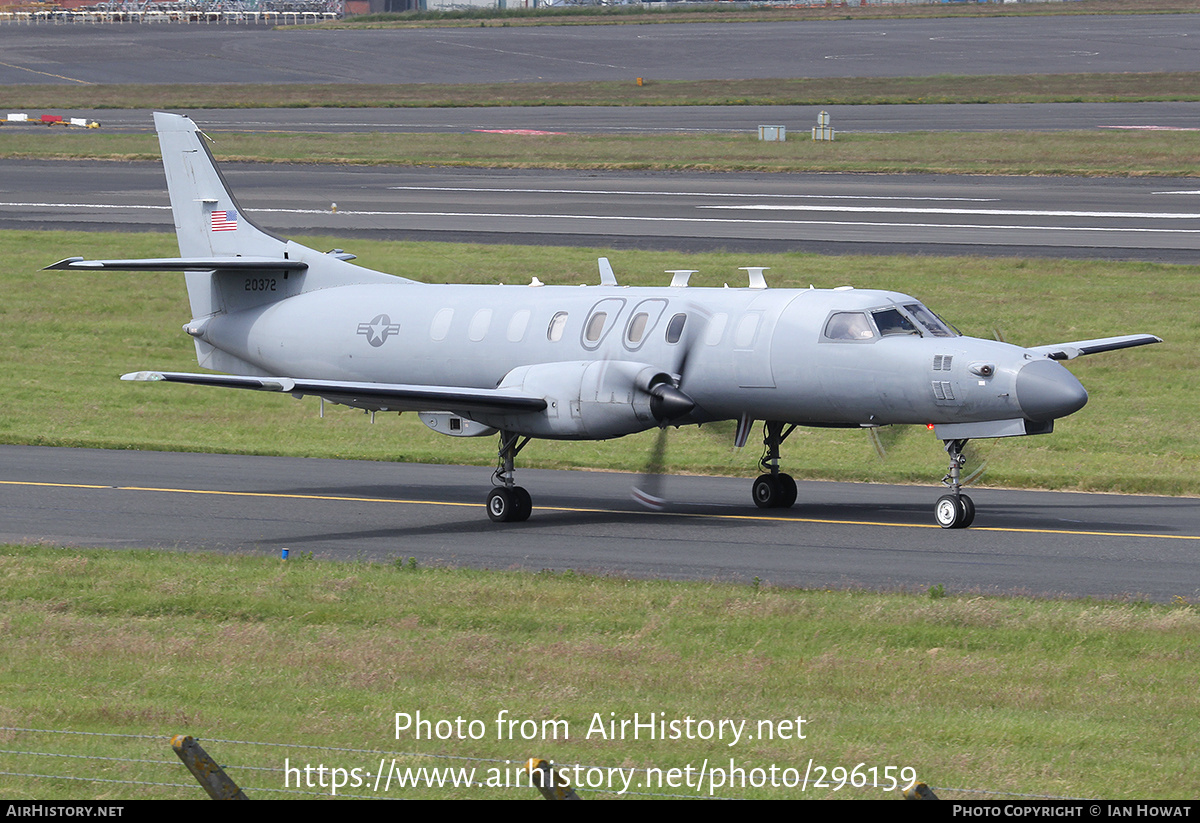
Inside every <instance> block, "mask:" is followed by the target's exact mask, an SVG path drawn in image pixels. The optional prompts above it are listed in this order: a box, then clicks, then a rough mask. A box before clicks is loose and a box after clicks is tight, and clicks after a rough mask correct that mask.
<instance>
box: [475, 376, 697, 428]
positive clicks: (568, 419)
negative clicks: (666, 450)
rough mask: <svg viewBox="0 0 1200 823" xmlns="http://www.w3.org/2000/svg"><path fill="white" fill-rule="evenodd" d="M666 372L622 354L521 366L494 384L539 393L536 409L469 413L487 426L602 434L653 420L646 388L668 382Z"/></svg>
mask: <svg viewBox="0 0 1200 823" xmlns="http://www.w3.org/2000/svg"><path fill="white" fill-rule="evenodd" d="M673 383H674V380H673V378H672V376H671V375H669V374H667V373H666V372H664V371H662V370H661V369H659V368H656V367H654V366H650V365H647V364H645V363H630V362H626V361H621V360H591V361H571V362H565V363H542V364H537V365H532V366H521V367H519V368H516V369H513V370H512V371H510V372H509V373H508V374H506V375H505V376H504V379H503V380H501V381H500V385H499V386H498V387H497V388H500V389H509V390H512V391H519V392H523V393H525V394H531V395H534V396H536V397H541V398H544V399H545V401H546V409H545V410H544V411H541V412H538V413H536V414H513V415H488V414H472V415H471V417H472V418H473V419H474V420H477V421H478V422H480V423H483V424H484V425H486V426H491V427H493V428H497V429H501V430H503V431H510V432H515V433H518V434H522V435H526V436H530V437H543V438H550V439H558V440H576V439H584V438H586V439H603V438H610V437H621V436H623V435H626V434H633V433H634V432H640V431H645V430H646V429H649V428H652V427H654V426H656V425H658V423H659V421H658V419H657V418H656V417H655V414H654V411H653V410H652V408H651V405H652V403H653V402H654V397H653V396H652V395H651V394H650V391H651V389H653V388H654V387H656V386H660V385H664V384H668V385H670V384H673Z"/></svg>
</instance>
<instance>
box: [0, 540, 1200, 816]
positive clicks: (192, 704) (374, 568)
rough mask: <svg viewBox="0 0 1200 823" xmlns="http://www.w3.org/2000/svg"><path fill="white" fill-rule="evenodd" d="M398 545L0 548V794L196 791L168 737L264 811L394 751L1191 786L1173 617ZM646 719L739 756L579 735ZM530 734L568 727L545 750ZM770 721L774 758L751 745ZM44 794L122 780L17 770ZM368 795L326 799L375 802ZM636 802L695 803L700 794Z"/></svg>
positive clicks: (503, 793) (403, 756) (1190, 636)
mask: <svg viewBox="0 0 1200 823" xmlns="http://www.w3.org/2000/svg"><path fill="white" fill-rule="evenodd" d="M397 549H398V551H397V558H396V562H395V563H393V564H390V565H385V564H366V563H327V562H312V561H307V560H303V559H292V560H288V561H287V562H286V563H284V562H281V561H279V560H278V559H268V558H251V557H228V556H205V555H194V554H176V553H169V552H111V551H99V550H97V551H79V550H64V549H51V548H28V547H26V548H13V547H8V548H4V547H0V579H3V581H4V584H3V585H4V594H5V597H4V602H5V606H4V609H3V612H2V613H0V626H2V628H3V632H4V638H5V640H4V643H5V653H4V660H5V664H4V666H3V667H0V695H3V697H2V699H0V726H2V727H3V728H0V748H3V749H4V750H5V753H4V755H3V763H4V765H3V768H2V771H4V772H9V773H16V774H15V776H14V775H12V774H10V775H0V794H2V795H3V796H4V797H6V798H8V799H9V800H19V799H25V798H36V799H39V800H50V799H60V798H79V797H96V798H103V799H107V800H119V799H123V798H148V797H174V798H193V799H199V798H200V797H202V795H201V793H200V789H199V787H198V786H197V785H196V784H195V783H194V782H193V781H192V780H191V778H190V777H189V776H188V775H187V774H186V773H185V772H184V770H183V768H182V767H181V766H180V765H179V764H178V762H177V761H176V760H175V756H174V755H173V754H172V753H171V751H170V749H169V748H168V746H167V741H168V740H169V738H170V737H171V736H172V735H175V734H192V735H194V736H196V737H199V738H201V745H203V746H205V747H206V749H207V750H208V751H209V752H210V753H211V754H212V755H213V756H214V757H216V758H217V759H218V761H219V762H220V763H222V764H223V765H225V768H226V769H227V770H228V771H229V773H230V774H231V776H233V777H234V779H235V780H237V781H238V782H239V783H240V784H241V785H242V786H243V787H245V788H246V789H247V793H248V794H249V795H250V797H251V798H270V797H274V798H279V797H282V796H285V795H282V794H280V793H278V792H277V791H275V792H273V791H271V790H278V789H280V788H281V787H282V786H283V780H284V775H283V773H282V768H283V765H284V760H285V758H287V759H288V760H289V763H290V765H291V766H293V767H295V766H296V765H297V764H301V765H303V764H304V763H310V764H313V765H314V766H315V765H316V764H317V763H322V764H324V765H325V766H326V767H333V766H336V767H340V768H343V769H350V768H360V769H363V770H369V771H371V772H374V771H375V770H376V768H377V766H378V764H379V762H380V757H386V758H388V759H389V760H390V759H392V758H395V762H396V763H397V764H398V765H399V766H400V768H401V769H403V768H408V767H413V768H416V767H421V766H425V767H442V768H444V767H452V768H471V767H474V768H476V769H477V770H478V779H480V780H483V779H486V773H487V770H488V769H494V768H503V767H504V766H505V765H506V763H505V761H512V762H513V763H519V762H521V761H523V760H524V759H525V758H528V757H531V756H538V757H545V758H553V759H554V760H555V761H556V762H559V763H574V764H582V765H585V766H589V767H597V768H613V767H618V768H621V769H624V770H626V772H627V773H628V772H629V771H631V770H641V769H646V768H648V767H659V768H661V769H669V768H676V769H681V770H682V769H684V768H685V767H687V766H689V765H690V766H691V767H692V769H693V770H696V769H699V768H700V767H701V766H702V764H704V763H705V762H707V764H708V766H709V768H714V767H715V768H721V769H725V770H728V769H729V767H730V764H731V762H732V763H733V764H734V765H735V766H737V767H739V768H743V769H745V770H747V771H749V770H752V769H755V768H758V769H762V770H769V768H770V767H771V766H772V765H774V766H776V767H777V768H778V769H780V770H782V769H785V768H791V769H795V770H798V772H793V773H792V774H791V775H790V776H788V775H787V774H785V773H783V772H782V771H781V772H780V773H779V777H780V778H781V779H790V780H792V781H793V783H798V782H799V776H800V775H802V774H803V773H804V772H805V771H806V764H808V763H809V761H810V759H811V761H812V762H813V764H815V766H816V767H822V766H823V767H825V768H826V769H829V770H830V773H828V774H827V776H826V779H827V781H832V782H831V784H830V785H829V786H828V787H826V788H820V787H815V786H813V785H809V786H808V788H807V789H806V790H805V791H804V792H803V793H801V791H800V790H799V789H798V788H790V789H788V788H776V789H770V788H769V787H768V788H760V789H756V788H752V787H751V788H741V787H740V786H734V787H730V786H728V785H723V786H718V787H717V788H715V789H714V790H713V792H714V794H715V795H716V796H718V797H730V798H747V797H813V798H822V797H824V798H847V799H849V798H856V799H866V798H891V799H898V797H899V793H898V792H897V791H895V790H893V791H891V792H888V791H886V790H885V789H884V788H866V787H861V786H860V787H858V788H855V787H853V786H851V785H846V786H844V787H842V788H841V789H840V790H837V791H835V790H834V788H833V787H834V786H836V784H837V774H836V773H834V772H832V770H833V769H834V767H841V768H842V769H844V770H846V772H850V771H852V770H853V769H854V768H855V767H856V766H858V765H859V764H863V765H862V767H860V772H861V771H865V770H866V769H870V768H871V767H874V768H876V769H877V772H876V776H877V777H878V779H879V780H880V782H881V783H884V784H885V785H886V780H885V770H886V769H887V768H889V767H890V768H891V769H893V770H894V771H892V772H891V774H892V775H897V774H898V773H899V769H901V768H910V769H912V770H913V772H914V773H915V774H916V776H917V777H918V778H919V779H920V780H923V781H925V782H927V783H929V784H930V785H932V786H934V787H935V788H936V789H937V791H938V792H939V794H940V796H941V797H942V798H944V799H959V798H979V799H983V798H995V797H996V796H999V797H1011V796H1014V795H1020V796H1022V797H1024V798H1026V799H1028V798H1029V797H1031V796H1033V797H1038V796H1042V797H1045V796H1050V797H1075V798H1079V797H1092V798H1098V797H1105V798H1110V799H1132V798H1188V797H1194V794H1195V787H1196V778H1197V771H1196V769H1197V767H1196V759H1195V756H1194V755H1195V752H1194V748H1195V747H1194V743H1195V740H1196V739H1197V736H1198V735H1200V711H1198V709H1200V706H1198V703H1197V688H1196V687H1197V682H1196V672H1197V671H1198V670H1200V659H1198V654H1200V652H1198V651H1197V645H1196V642H1195V640H1196V637H1197V634H1198V632H1200V617H1198V616H1197V612H1196V608H1195V606H1194V605H1190V604H1188V603H1186V602H1185V601H1183V600H1182V599H1180V600H1178V601H1177V602H1176V603H1175V604H1171V605H1159V606H1150V605H1146V604H1138V603H1124V604H1120V603H1115V604H1114V603H1110V604H1097V603H1087V602H1047V601H1041V602H1037V601H1028V600H1022V599H994V598H981V597H970V596H958V595H948V596H940V592H939V590H938V587H937V586H936V585H932V584H933V583H934V581H931V587H930V590H929V591H921V592H912V593H908V594H874V593H867V592H858V593H845V592H838V593H832V592H821V591H797V590H779V589H772V588H769V587H763V586H753V585H752V586H746V585H742V586H737V585H727V584H722V583H690V584H685V583H673V582H655V581H630V580H623V579H616V578H598V577H589V576H586V575H579V574H574V573H571V572H566V573H542V574H515V573H507V572H486V571H467V570H453V569H431V568H425V567H424V566H423V564H422V560H421V558H415V559H413V560H411V561H410V560H409V559H408V558H406V557H404V555H403V547H402V546H398V547H397ZM504 710H507V711H508V712H509V715H508V718H511V719H515V720H517V721H532V722H533V724H534V725H533V726H526V729H527V734H529V735H530V736H531V737H532V739H529V740H525V739H521V737H520V734H519V733H518V732H516V731H514V732H512V733H506V734H504V735H500V734H498V733H497V726H496V724H495V721H496V718H497V717H498V716H500V713H501V712H502V711H504ZM418 711H419V712H420V713H421V716H422V718H424V719H426V720H432V721H437V720H449V721H454V720H455V719H456V718H459V717H461V718H463V720H464V721H472V720H475V721H479V722H480V724H481V725H477V726H476V727H475V732H474V733H478V734H480V739H478V740H470V739H466V740H460V739H456V738H451V739H445V740H439V739H434V740H417V739H415V737H414V734H413V733H412V732H411V731H403V732H401V733H400V734H399V735H398V734H397V733H396V729H395V727H396V720H395V714H396V713H397V712H401V713H407V714H410V715H415V713H416V712H418ZM652 712H653V713H655V715H656V717H666V718H668V719H671V720H679V721H682V720H683V719H684V718H686V717H691V718H693V719H694V720H709V721H714V722H716V721H720V720H728V721H733V722H734V723H740V722H742V721H745V722H746V726H745V727H744V731H745V732H747V733H749V734H751V735H753V737H754V739H753V740H748V739H746V738H745V737H743V738H742V739H741V740H740V741H738V742H736V743H733V745H730V744H731V742H732V739H731V738H730V737H728V736H727V737H726V738H725V739H723V740H716V739H713V740H701V739H687V738H686V737H684V738H681V739H667V740H662V739H658V740H648V739H646V737H645V733H644V732H643V734H642V736H641V738H640V739H638V740H631V739H628V738H626V739H624V740H621V739H605V738H603V737H601V736H600V735H599V734H597V733H596V732H595V731H594V728H595V727H594V726H593V723H594V721H595V719H596V717H597V716H598V717H599V719H600V720H601V721H602V722H604V723H607V722H608V721H609V720H613V719H616V720H629V719H632V718H633V715H634V714H635V713H637V714H639V715H640V717H641V719H642V720H643V722H645V719H646V717H647V716H648V715H649V714H650V713H652ZM797 718H803V719H804V724H802V725H800V726H798V727H797V726H795V725H794V721H795V720H796V719H797ZM761 721H767V722H768V723H770V724H771V725H770V726H769V727H767V726H760V725H759V724H760V722H761ZM783 721H789V722H792V723H793V725H792V726H791V727H788V726H786V725H783ZM546 722H554V723H557V724H558V725H557V726H556V727H555V730H556V732H557V738H556V737H555V736H554V735H552V734H550V733H549V732H548V731H544V729H545V728H549V727H543V725H542V724H543V723H546ZM447 728H448V727H443V730H446V729H447ZM464 728H465V727H464ZM767 728H773V729H775V730H776V731H777V732H779V731H782V732H783V733H785V734H787V735H788V736H789V738H791V739H774V740H771V739H764V738H765V737H766V734H765V732H766V730H767ZM13 729H58V730H72V731H76V732H92V733H97V735H96V736H83V735H64V734H55V733H50V732H36V731H14V730H13ZM481 729H482V733H480V730H481ZM589 730H591V731H592V733H591V735H590V736H589V734H588V732H589ZM696 731H697V732H699V727H696ZM564 732H565V733H567V734H568V735H569V737H567V738H566V739H564ZM798 733H803V734H804V735H805V737H804V739H795V735H796V734H798ZM116 735H147V736H149V737H145V738H143V737H120V736H116ZM513 737H515V738H516V739H510V738H513ZM231 741H248V742H249V743H252V744H254V743H257V744H272V745H248V744H247V743H246V742H231ZM305 747H314V748H305ZM23 752H42V753H46V754H44V755H34V754H22V753H23ZM52 754H70V755H73V756H74V757H75V758H78V759H71V758H64V757H54V756H50V755H52ZM256 769H263V770H265V771H258V770H256ZM766 773H767V772H765V771H764V776H765V774H766ZM33 774H52V775H64V776H67V777H75V778H99V779H101V780H107V781H112V782H109V783H92V782H88V781H87V780H80V779H77V780H55V779H44V778H33V777H26V776H24V775H33ZM1115 775H1119V776H1120V779H1114V776H1115ZM816 776H817V773H816V772H813V778H814V779H815V778H816ZM646 778H647V775H646V774H645V773H644V772H638V773H637V778H636V779H637V780H639V781H643V780H645V779H646ZM751 779H753V775H751ZM843 780H844V776H843ZM135 781H136V782H135ZM164 783H165V784H168V785H166V786H164V785H161V784H164ZM169 784H179V787H175V786H172V785H169ZM369 785H370V783H369V782H368V787H366V788H364V787H357V788H355V787H347V788H344V789H343V791H342V794H343V795H345V794H353V795H357V796H370V795H371V791H370V790H369ZM293 786H294V784H293ZM633 788H634V789H635V790H636V791H641V792H647V791H649V792H654V793H662V794H669V795H673V796H676V797H678V796H693V797H694V796H696V795H698V794H699V795H700V796H704V795H707V794H708V793H709V787H708V785H707V784H706V785H705V786H704V787H702V788H701V789H700V790H699V791H698V790H696V789H695V788H685V787H679V786H676V787H675V788H671V787H663V788H659V787H657V786H653V787H646V786H644V785H643V786H641V787H638V786H637V784H636V783H635V784H634V786H633ZM315 792H316V793H318V794H320V793H321V791H320V789H315ZM980 792H992V793H995V794H992V795H985V794H982V793H980ZM328 793H329V792H328V790H326V791H325V794H328ZM582 794H583V796H584V797H585V798H596V799H601V798H605V797H612V796H613V794H612V793H611V792H607V793H602V792H599V791H595V790H590V791H589V790H586V789H585V790H583V791H582ZM387 796H391V797H439V798H446V797H458V798H493V797H494V798H504V799H534V798H535V797H536V796H537V795H536V793H535V792H533V791H532V790H530V789H498V788H460V789H451V788H443V789H435V790H429V789H425V790H419V791H417V790H406V791H399V790H396V789H393V790H392V791H391V792H389V793H388V795H387ZM635 796H636V795H635Z"/></svg>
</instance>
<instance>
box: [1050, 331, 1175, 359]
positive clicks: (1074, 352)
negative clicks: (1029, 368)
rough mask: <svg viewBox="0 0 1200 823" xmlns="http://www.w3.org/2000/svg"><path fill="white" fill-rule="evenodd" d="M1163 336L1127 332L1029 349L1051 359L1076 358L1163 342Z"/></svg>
mask: <svg viewBox="0 0 1200 823" xmlns="http://www.w3.org/2000/svg"><path fill="white" fill-rule="evenodd" d="M1161 342H1162V338H1161V337H1155V336H1154V335H1153V334H1126V335H1122V336H1121V337H1101V338H1099V339H1096V340H1079V341H1077V342H1074V343H1057V344H1055V345H1052V346H1034V347H1032V348H1031V349H1029V351H1031V352H1033V353H1034V354H1040V355H1042V356H1043V357H1048V358H1050V359H1051V360H1074V359H1075V358H1076V357H1081V356H1082V355H1085V354H1098V353H1099V352H1105V351H1115V350H1117V349H1130V348H1133V347H1134V346H1148V345H1150V344H1151V343H1161Z"/></svg>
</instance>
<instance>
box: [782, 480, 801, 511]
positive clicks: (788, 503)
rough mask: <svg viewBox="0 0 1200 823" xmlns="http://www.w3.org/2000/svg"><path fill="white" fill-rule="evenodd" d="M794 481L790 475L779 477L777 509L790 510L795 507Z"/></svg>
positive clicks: (795, 492)
mask: <svg viewBox="0 0 1200 823" xmlns="http://www.w3.org/2000/svg"><path fill="white" fill-rule="evenodd" d="M796 494H797V491H796V480H795V478H793V477H792V476H791V475H790V474H781V475H779V508H781V509H790V508H791V507H792V506H794V505H796Z"/></svg>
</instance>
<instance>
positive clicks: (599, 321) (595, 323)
mask: <svg viewBox="0 0 1200 823" xmlns="http://www.w3.org/2000/svg"><path fill="white" fill-rule="evenodd" d="M606 320H608V312H603V311H598V312H596V313H595V314H593V315H592V316H591V318H590V319H589V320H588V324H587V329H585V330H584V333H583V336H584V338H585V339H586V340H587V341H588V342H589V343H595V342H597V341H599V340H600V337H601V335H603V334H604V322H605V321H606Z"/></svg>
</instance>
